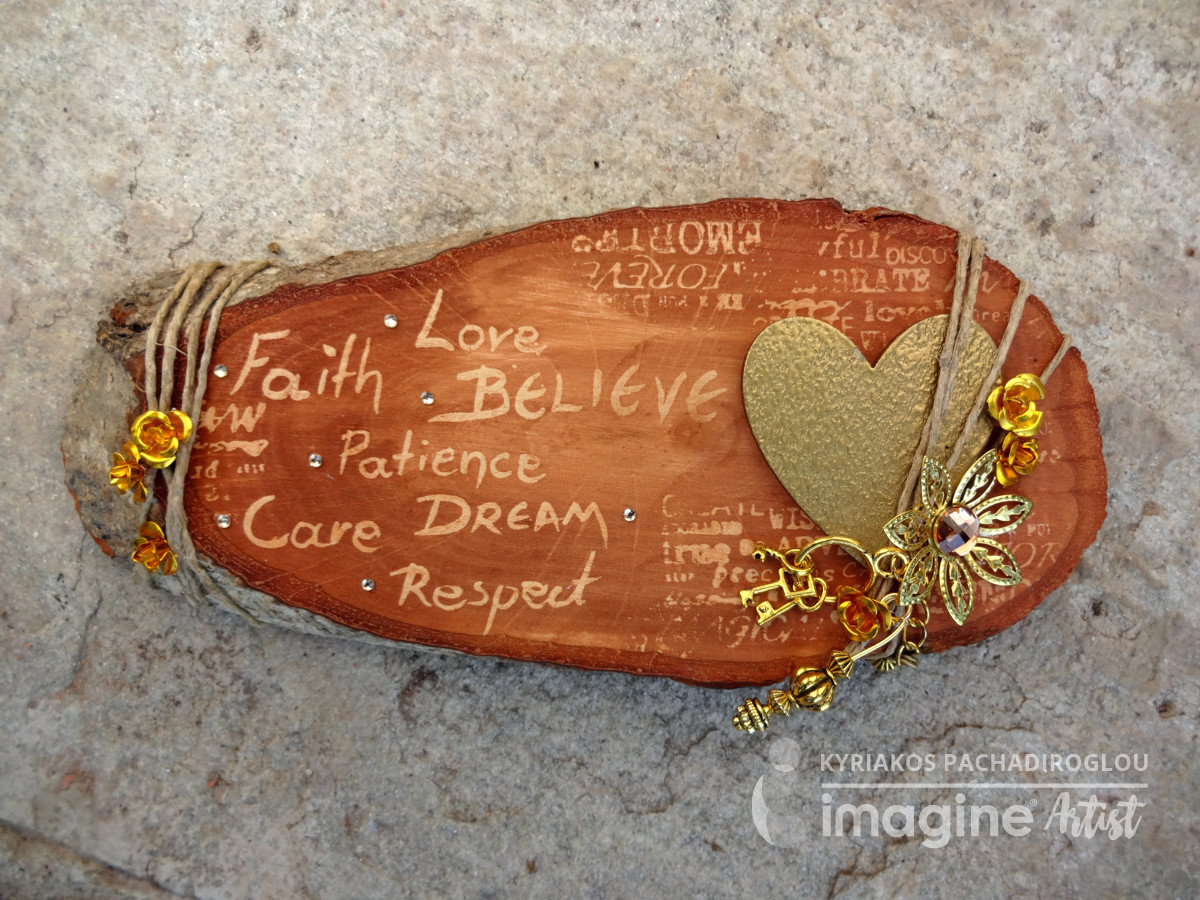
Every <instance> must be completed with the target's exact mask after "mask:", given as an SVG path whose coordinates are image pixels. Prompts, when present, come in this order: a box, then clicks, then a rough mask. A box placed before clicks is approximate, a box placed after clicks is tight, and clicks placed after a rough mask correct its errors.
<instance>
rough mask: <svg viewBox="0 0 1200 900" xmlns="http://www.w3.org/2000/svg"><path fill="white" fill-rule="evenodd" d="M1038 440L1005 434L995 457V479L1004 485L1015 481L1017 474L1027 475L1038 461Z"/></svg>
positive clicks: (1007, 485) (1012, 483) (1006, 485)
mask: <svg viewBox="0 0 1200 900" xmlns="http://www.w3.org/2000/svg"><path fill="white" fill-rule="evenodd" d="M1038 456H1039V451H1038V442H1037V438H1035V437H1024V436H1022V435H1019V434H1006V435H1005V436H1004V443H1003V444H1001V445H1000V455H999V456H997V457H996V480H997V481H999V482H1000V483H1001V484H1002V485H1004V486H1005V487H1009V486H1010V485H1014V484H1016V483H1017V476H1018V475H1028V474H1029V473H1030V472H1032V471H1033V467H1034V466H1036V465H1037V463H1038Z"/></svg>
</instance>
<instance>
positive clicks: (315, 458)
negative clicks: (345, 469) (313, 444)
mask: <svg viewBox="0 0 1200 900" xmlns="http://www.w3.org/2000/svg"><path fill="white" fill-rule="evenodd" d="M323 462H325V460H323V459H321V454H320V453H310V454H309V455H308V464H309V465H310V466H312V467H313V468H314V469H319V468H321V463H323Z"/></svg>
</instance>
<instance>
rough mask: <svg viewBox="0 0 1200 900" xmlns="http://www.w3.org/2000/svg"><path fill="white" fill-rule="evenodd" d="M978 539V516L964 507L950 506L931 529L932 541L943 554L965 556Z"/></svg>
mask: <svg viewBox="0 0 1200 900" xmlns="http://www.w3.org/2000/svg"><path fill="white" fill-rule="evenodd" d="M978 539H979V516H977V515H975V513H973V512H971V511H970V510H969V509H967V508H966V507H965V506H952V507H950V508H949V509H948V510H946V511H945V512H944V513H942V514H941V515H940V516H939V517H938V519H937V522H936V523H935V524H934V527H933V540H934V543H936V544H937V548H938V549H939V550H941V551H942V552H943V553H949V554H952V555H954V556H966V555H967V554H968V553H970V552H971V548H972V547H974V546H975V542H976V541H977V540H978Z"/></svg>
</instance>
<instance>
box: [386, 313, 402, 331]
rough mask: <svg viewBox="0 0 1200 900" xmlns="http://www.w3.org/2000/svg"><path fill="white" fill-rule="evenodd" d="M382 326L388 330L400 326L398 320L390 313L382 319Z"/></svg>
mask: <svg viewBox="0 0 1200 900" xmlns="http://www.w3.org/2000/svg"><path fill="white" fill-rule="evenodd" d="M383 324H384V325H386V326H387V327H388V328H395V327H396V326H397V325H399V324H400V320H399V319H397V318H396V317H395V316H394V315H392V314H391V313H388V314H387V315H386V316H384V317H383Z"/></svg>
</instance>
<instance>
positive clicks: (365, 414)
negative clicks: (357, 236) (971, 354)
mask: <svg viewBox="0 0 1200 900" xmlns="http://www.w3.org/2000/svg"><path fill="white" fill-rule="evenodd" d="M956 240H957V234H956V233H955V232H953V231H952V230H950V229H949V228H946V227H943V226H940V225H936V224H933V223H930V222H926V221H923V220H921V219H919V218H916V217H914V216H910V215H906V214H902V213H896V212H892V211H888V210H882V209H872V210H866V211H862V212H846V211H844V210H843V209H842V208H841V207H840V205H838V204H837V203H835V202H832V201H828V200H812V201H803V202H778V201H766V200H724V201H717V202H713V203H708V204H704V205H700V206H691V207H680V208H673V209H628V210H621V211H617V212H611V213H606V214H604V215H600V216H595V217H592V218H588V219H576V220H569V221H558V222H548V223H544V224H540V225H535V226H532V227H528V228H523V229H521V230H518V231H513V232H509V233H506V234H502V235H498V236H491V237H487V238H485V239H483V240H478V241H477V242H475V243H471V244H469V245H467V246H461V247H458V248H457V249H451V250H448V251H446V252H441V253H439V254H437V255H435V256H433V257H432V258H427V259H425V260H424V261H421V262H416V263H415V264H411V265H407V264H406V265H401V264H400V263H401V262H404V263H408V262H412V256H413V251H411V250H410V251H405V253H407V255H397V254H398V251H384V252H381V253H379V254H355V255H348V256H347V257H342V258H339V259H337V260H332V261H328V262H327V263H325V264H323V265H322V266H320V267H313V268H308V269H294V270H287V269H279V270H272V271H269V272H267V273H264V274H263V275H261V276H259V277H258V278H256V280H254V281H251V282H250V283H249V285H248V286H247V287H246V288H245V289H244V290H243V291H242V295H243V296H247V299H245V300H244V301H242V302H239V303H238V305H236V306H231V307H230V308H229V309H228V310H226V312H225V314H224V317H223V318H222V320H221V323H220V329H219V335H218V342H217V345H216V352H215V354H214V357H213V367H214V368H213V371H211V372H210V378H209V382H208V392H207V396H206V398H205V402H204V412H203V416H202V417H201V421H200V422H199V423H198V428H197V436H196V443H195V448H194V452H193V454H192V457H191V467H190V471H189V475H188V481H187V490H186V494H185V502H186V510H187V516H188V521H189V525H190V528H191V532H192V535H193V538H194V541H195V544H196V546H197V548H198V549H199V550H200V552H201V553H202V554H203V555H204V556H206V557H208V558H210V559H211V560H212V561H213V562H214V563H216V564H218V565H219V566H220V567H222V568H223V569H224V570H227V571H228V572H229V573H232V575H234V576H236V578H237V579H240V580H241V581H242V582H244V584H245V585H247V586H249V587H251V588H254V589H257V590H258V591H262V592H265V593H267V594H269V595H272V596H273V597H276V598H278V599H279V600H281V601H283V602H284V603H286V604H288V605H289V607H296V608H299V609H301V610H307V611H310V612H311V613H315V614H318V615H319V616H321V617H325V618H327V619H329V620H332V621H334V622H337V623H341V624H342V625H345V626H349V627H351V628H354V629H359V630H361V631H362V632H369V633H370V634H373V635H378V636H382V637H384V638H390V639H394V640H399V641H414V642H419V643H422V644H428V645H433V646H437V647H446V648H452V649H455V650H461V651H466V652H469V653H485V654H494V655H498V656H505V657H512V658H517V659H528V660H538V661H542V662H552V663H561V664H566V665H572V666H580V667H586V668H597V669H615V670H621V671H625V672H633V673H639V674H650V675H664V676H670V677H672V678H677V679H681V680H684V681H688V682H693V683H698V684H708V685H722V686H733V685H752V684H766V683H770V682H774V681H779V680H782V679H783V678H785V677H787V675H788V674H789V673H790V672H791V670H792V669H793V668H794V667H795V666H796V664H797V663H798V662H805V661H807V662H823V661H824V660H825V658H826V657H827V655H828V653H829V652H830V651H831V650H832V649H834V648H837V647H841V646H843V645H844V644H845V643H846V637H845V634H844V632H843V631H842V629H841V627H840V626H839V625H838V624H837V623H836V622H835V621H834V619H833V615H832V612H831V611H822V612H821V613H819V614H816V613H814V614H809V615H799V614H797V613H796V612H795V611H793V612H792V613H789V614H788V615H786V616H784V617H782V618H780V619H778V620H776V621H774V622H772V623H770V624H769V625H767V626H766V627H764V628H759V627H758V626H756V624H755V619H754V615H753V611H752V610H745V609H743V607H742V605H741V602H740V600H739V590H741V589H743V588H746V587H749V586H752V585H755V584H761V583H763V582H764V581H772V580H774V578H775V575H776V573H775V572H774V571H773V570H769V569H768V568H765V567H764V565H763V564H761V563H756V562H755V561H754V560H753V558H752V557H751V555H750V554H751V551H752V549H753V546H754V544H755V542H758V541H762V542H764V543H766V544H768V545H770V546H773V547H780V546H792V547H795V546H798V545H800V544H802V543H803V542H805V541H808V540H811V539H813V538H815V537H818V536H820V534H821V531H820V529H819V528H818V527H817V526H816V525H814V524H813V522H812V521H810V520H809V518H808V517H807V516H806V515H805V513H804V511H803V510H802V509H800V508H799V507H798V506H797V505H796V503H795V501H793V499H792V498H791V497H790V496H789V494H788V492H787V491H786V490H785V489H784V488H783V486H782V485H781V484H780V481H779V480H778V479H777V478H776V476H775V474H774V473H773V472H772V470H771V468H770V466H769V465H768V463H767V462H766V460H765V459H764V457H763V454H762V452H760V449H759V447H758V445H757V443H756V442H755V438H754V434H753V433H752V431H751V429H750V427H749V425H748V423H747V417H746V412H745V410H744V407H743V401H742V372H743V364H744V362H745V360H746V357H747V351H748V350H749V348H750V346H751V344H752V343H753V342H754V340H755V338H756V336H758V335H759V333H760V332H762V330H763V329H764V328H765V327H766V326H767V325H769V324H770V323H772V322H774V321H777V320H780V319H782V318H785V317H794V316H804V317H811V318H816V319H819V320H822V321H824V322H826V323H828V324H830V325H832V326H833V327H835V328H836V329H837V330H838V331H840V332H842V333H843V334H845V335H846V336H847V337H848V338H849V339H850V340H851V341H852V342H853V344H854V345H855V346H856V347H857V348H858V349H859V350H860V351H861V352H862V354H863V355H864V356H865V357H866V360H867V361H868V362H869V363H871V364H872V365H873V364H874V363H875V362H876V361H878V360H879V358H880V356H881V355H882V354H883V352H884V350H885V349H886V348H887V347H888V346H889V345H890V344H891V343H892V342H893V341H894V340H895V339H896V338H897V337H898V336H899V335H900V334H901V333H902V332H903V331H905V330H906V329H907V328H909V327H910V326H912V325H913V324H914V323H916V322H918V321H920V320H923V319H926V318H928V317H931V316H934V315H939V314H942V313H946V312H948V311H949V305H950V299H951V297H952V294H953V283H954V267H955V247H956ZM427 252H428V251H427ZM372 268H373V269H375V270H376V271H372ZM380 269H382V271H378V270H380ZM364 272H365V274H358V273H364ZM351 273H354V274H352V277H340V276H342V275H343V274H351ZM289 281H290V282H294V283H284V282H289ZM169 282H170V279H167V280H162V281H160V282H159V283H158V284H157V285H155V286H154V287H153V288H150V289H146V290H144V291H142V292H141V294H139V295H137V296H135V297H132V298H131V299H129V300H128V301H127V302H126V303H124V304H120V305H119V306H118V308H117V309H116V310H114V319H115V322H114V323H110V324H109V325H108V326H106V327H104V328H102V339H103V340H102V342H103V343H105V344H107V345H108V346H109V349H112V350H115V351H116V352H117V354H118V355H119V356H122V357H124V358H125V359H126V361H127V362H128V364H129V367H130V369H131V371H132V372H133V373H134V374H135V375H137V374H138V373H139V372H140V367H139V361H138V359H137V355H136V354H137V351H138V339H139V337H140V336H141V332H142V331H143V330H144V327H145V324H146V322H147V321H148V315H149V312H148V305H149V304H150V302H151V301H157V300H159V299H161V295H162V290H163V288H164V287H165V285H166V284H168V283H169ZM271 288H273V289H271ZM1016 289H1017V279H1016V278H1015V277H1014V276H1013V275H1012V273H1010V272H1009V271H1008V270H1007V269H1006V268H1004V267H1003V266H1002V265H1000V264H999V263H997V262H995V261H993V260H990V259H989V260H987V261H986V263H985V266H984V270H983V277H982V282H981V286H980V291H979V301H978V306H977V309H976V311H975V316H974V318H975V322H976V323H978V324H979V325H980V326H982V328H983V329H984V330H985V331H986V332H987V334H988V335H989V336H990V337H991V339H992V340H993V341H997V342H998V341H999V339H1000V337H1001V335H1002V333H1003V331H1004V327H1005V324H1006V321H1007V317H1008V309H1009V306H1010V304H1011V302H1012V300H1013V297H1014V295H1015V293H1016ZM1060 340H1061V335H1060V333H1059V331H1058V329H1057V328H1056V327H1055V326H1054V323H1053V321H1052V320H1051V317H1050V315H1049V313H1048V312H1047V310H1046V308H1045V307H1044V306H1043V305H1042V303H1040V302H1039V301H1037V300H1036V299H1031V300H1030V302H1029V304H1028V306H1027V308H1026V312H1025V314H1024V317H1023V321H1022V325H1021V328H1020V331H1019V334H1018V336H1017V339H1016V343H1015V344H1014V345H1013V347H1012V349H1011V351H1010V353H1009V356H1008V360H1007V362H1006V364H1005V366H1004V375H1005V377H1011V376H1012V375H1014V374H1017V373H1019V372H1026V371H1028V372H1035V373H1036V372H1040V371H1041V370H1042V368H1043V367H1044V366H1045V365H1046V363H1047V362H1048V361H1049V359H1050V358H1051V357H1052V356H1053V354H1054V353H1055V351H1056V350H1057V348H1058V346H1059V342H1060ZM217 367H224V369H218V368H217ZM221 371H224V372H227V373H228V374H227V375H226V376H225V377H219V372H221ZM794 387H795V389H798V390H799V389H803V390H820V386H819V385H807V384H801V385H795V386H794ZM105 390H108V391H109V392H110V393H111V392H112V391H114V390H117V388H116V387H113V386H110V387H108V388H105V387H104V386H103V385H100V386H95V387H89V388H87V389H85V390H84V391H82V392H81V399H80V402H79V403H78V404H77V408H78V409H79V415H80V416H86V417H93V418H94V417H95V416H97V415H98V412H97V410H103V409H105V408H106V405H105V401H104V400H103V398H100V397H98V396H91V399H90V400H89V396H90V395H98V394H102V393H104V392H105ZM120 396H121V397H122V398H123V400H122V403H123V405H124V413H125V415H124V421H120V422H118V423H117V424H118V425H119V426H127V424H128V422H129V420H130V419H131V417H132V416H133V415H134V414H136V412H138V411H139V409H138V408H137V404H136V403H134V402H130V401H129V396H130V393H129V391H128V390H125V391H124V392H123V393H121V394H120ZM107 405H108V406H109V407H111V406H112V405H113V403H112V402H108V403H107ZM1041 406H1042V408H1043V409H1044V410H1045V412H1046V423H1047V425H1046V427H1045V429H1044V430H1043V433H1042V435H1041V436H1040V442H1041V444H1042V447H1043V451H1044V461H1043V463H1042V464H1041V465H1040V466H1039V467H1038V469H1037V470H1036V472H1035V473H1034V474H1032V475H1030V476H1028V477H1026V478H1023V479H1022V480H1021V484H1020V491H1021V492H1022V493H1023V494H1025V495H1026V496H1029V497H1030V498H1032V499H1033V500H1034V503H1035V508H1034V513H1033V515H1032V516H1031V518H1030V519H1029V520H1028V521H1027V522H1026V523H1025V524H1023V525H1022V526H1021V527H1020V529H1019V530H1018V531H1017V532H1015V533H1014V534H1012V535H1009V536H1007V537H1008V538H1010V540H1009V541H1008V546H1009V548H1010V549H1011V551H1012V552H1013V554H1014V555H1015V556H1016V558H1017V560H1018V561H1019V562H1020V564H1021V568H1022V573H1023V575H1024V580H1023V582H1022V583H1021V584H1020V585H1019V586H1018V587H1016V588H1011V589H999V588H993V587H991V586H990V585H982V584H981V585H980V586H981V590H980V592H979V596H978V599H977V601H976V606H975V610H974V612H973V613H972V614H971V617H970V619H969V620H968V622H967V623H966V625H964V626H962V627H958V626H955V625H954V623H953V622H952V621H951V619H950V617H949V616H948V615H947V614H946V612H945V611H944V610H943V609H942V608H941V606H940V603H936V602H935V604H934V607H935V609H934V612H933V616H932V620H931V624H930V644H929V646H930V648H931V649H934V650H937V649H943V648H946V647H950V646H955V645H959V644H964V643H970V642H973V641H978V640H981V639H982V638H985V637H987V636H989V635H991V634H994V633H996V632H998V631H1000V630H1001V629H1003V628H1005V627H1007V626H1008V625H1011V624H1012V623H1013V622H1015V621H1017V620H1018V619H1020V618H1021V617H1023V616H1024V615H1026V614H1027V613H1028V612H1029V611H1030V610H1031V609H1033V607H1034V606H1035V605H1037V603H1038V602H1040V601H1041V600H1042V599H1043V598H1044V597H1045V596H1046V595H1047V594H1048V593H1049V592H1050V591H1052V590H1053V589H1054V588H1055V587H1057V586H1058V585H1059V584H1061V583H1062V582H1063V580H1064V579H1065V578H1066V577H1067V575H1068V574H1069V573H1070V572H1071V570H1072V569H1073V568H1074V566H1075V565H1076V564H1077V563H1078V561H1079V558H1080V554H1081V553H1082V551H1083V550H1084V548H1085V547H1087V546H1088V544H1090V543H1091V541H1092V540H1093V538H1094V537H1095V535H1096V532H1097V530H1098V529H1099V527H1100V524H1101V522H1102V520H1103V518H1104V510H1105V497H1106V489H1107V482H1106V476H1105V470H1104V464H1103V460H1102V457H1101V444H1100V435H1099V431H1098V427H1097V413H1096V406H1095V400H1094V397H1093V394H1092V390H1091V387H1090V385H1089V384H1088V380H1087V372H1086V369H1085V367H1084V364H1083V361H1082V360H1081V358H1080V356H1079V354H1078V352H1076V351H1074V350H1072V351H1070V353H1069V354H1068V355H1067V357H1066V359H1065V361H1064V362H1063V363H1062V365H1061V366H1060V368H1059V369H1058V371H1057V373H1056V374H1055V375H1054V377H1053V380H1052V382H1051V384H1050V387H1049V393H1048V396H1047V398H1046V400H1045V402H1044V403H1043V404H1041ZM878 414H879V416H881V417H883V416H887V415H888V414H889V411H888V410H886V409H881V410H879V413H878ZM114 418H118V419H120V418H121V417H120V416H115V417H114ZM70 434H71V430H70V428H69V429H68V440H67V441H66V442H65V445H64V446H65V448H66V450H67V456H68V460H67V465H68V474H69V482H70V484H71V487H72V490H73V491H74V492H75V493H76V495H77V497H78V498H79V502H80V506H81V512H82V513H83V514H84V518H85V521H87V522H88V524H89V527H90V528H91V529H92V531H93V533H94V534H96V535H97V536H98V538H99V539H101V540H102V541H104V542H106V543H107V544H110V545H112V546H113V547H114V549H121V547H120V541H121V540H127V537H128V536H129V535H128V533H126V534H127V536H126V538H120V537H118V536H116V533H117V532H118V531H119V530H120V528H126V527H127V526H125V525H124V524H122V525H121V526H120V528H118V527H117V525H114V523H115V522H118V521H121V522H124V521H125V520H124V519H122V518H121V517H125V518H126V519H127V518H128V516H129V515H130V514H129V513H128V512H122V511H117V505H118V504H117V503H116V499H115V495H114V494H112V493H111V492H109V491H108V490H107V485H106V484H105V480H106V479H105V467H106V465H107V458H106V457H103V456H101V458H99V459H94V458H89V459H87V460H82V459H77V458H74V455H73V454H75V452H76V450H77V448H78V446H82V444H81V443H80V442H75V443H72V441H71V440H70V437H69V436H70ZM112 435H113V436H112V437H111V438H108V439H109V440H111V441H112V444H111V445H110V446H109V447H107V448H106V449H108V450H112V449H115V448H116V447H117V446H119V444H120V442H121V438H120V435H119V427H118V428H117V430H116V431H113V432H112ZM862 439H863V440H868V441H869V440H870V439H871V435H870V434H865V435H863V436H862ZM901 452H907V453H908V454H910V455H911V453H912V448H906V449H905V448H901ZM318 457H319V465H318V464H316V463H317V462H318ZM123 508H124V509H128V503H127V502H125V503H124V504H123ZM226 516H227V517H228V520H226V519H224V518H223V517H226ZM226 521H227V522H228V526H227V527H222V523H224V522H226ZM880 524H882V523H880ZM133 530H134V531H136V527H134V528H133ZM818 566H819V569H820V571H821V573H822V574H823V575H824V577H826V578H827V580H828V581H829V582H830V584H831V585H837V584H842V583H851V582H857V581H858V579H859V578H860V577H861V571H860V570H858V569H857V567H856V564H855V563H854V562H853V561H852V560H850V559H849V557H844V556H841V555H840V554H836V553H831V554H830V555H828V556H822V557H821V558H819V560H818ZM828 609H829V608H828V607H826V610H828ZM276 618H280V619H286V618H288V617H286V616H279V617H276Z"/></svg>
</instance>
